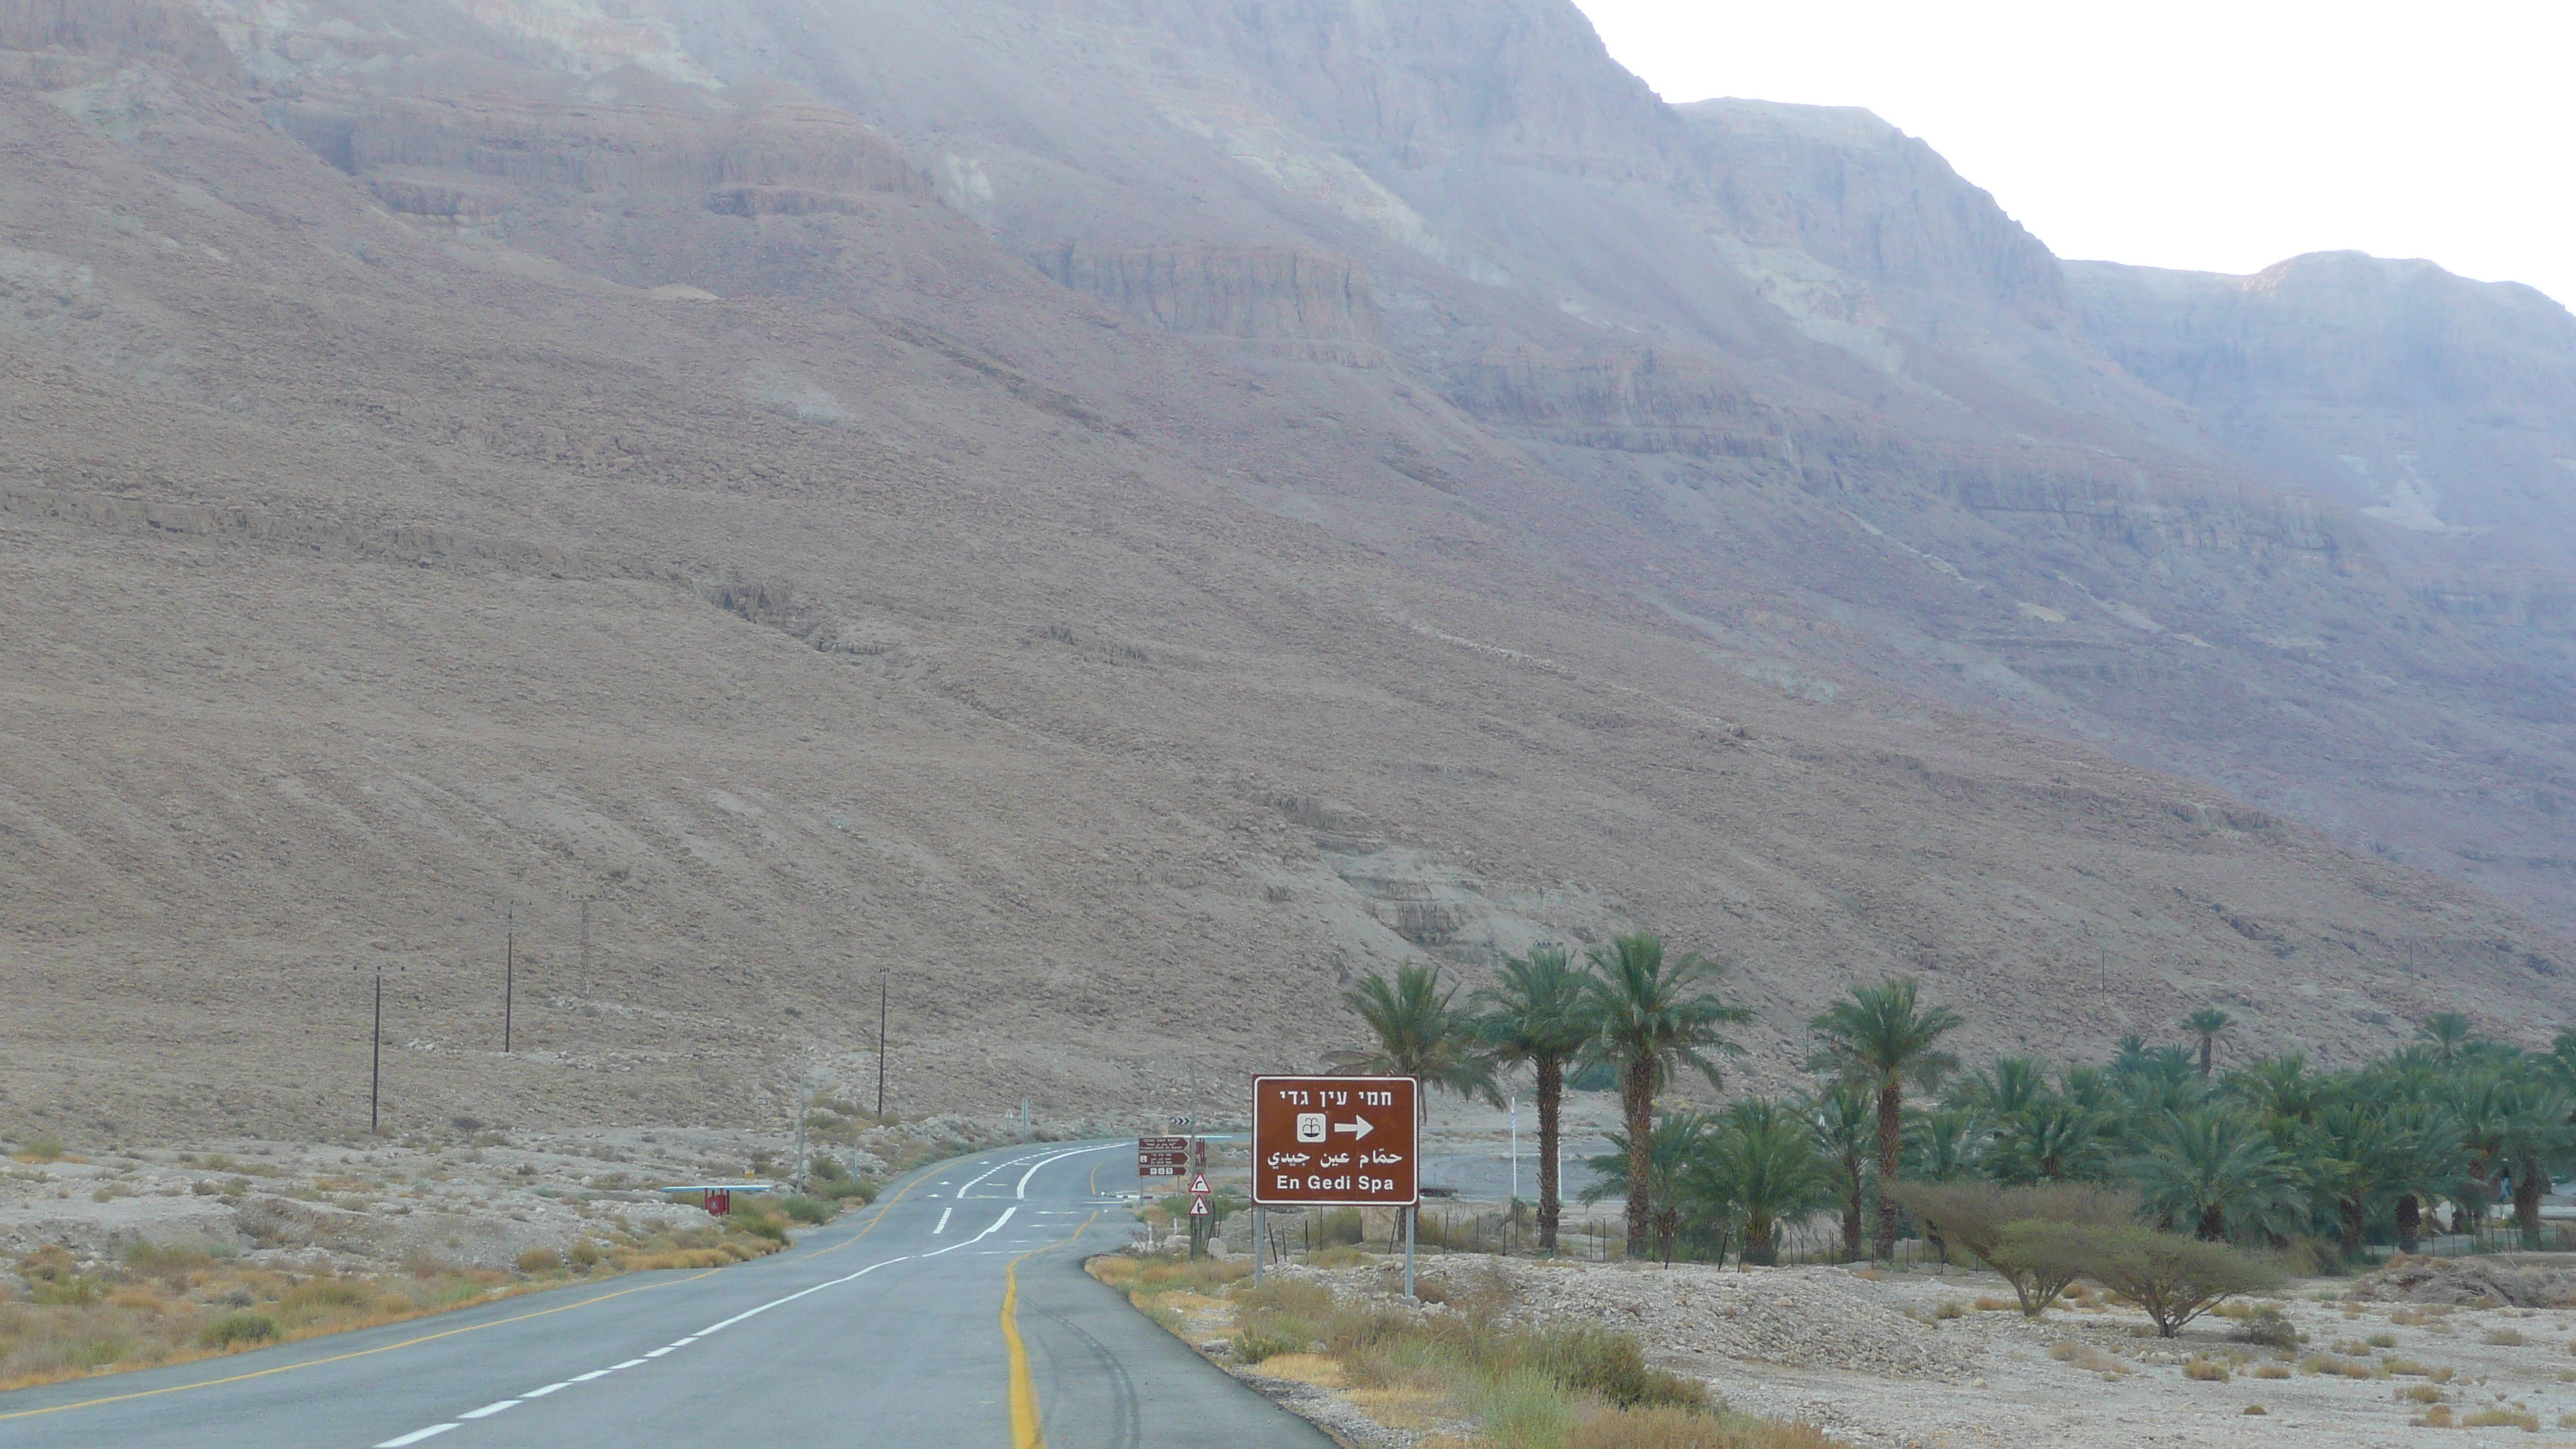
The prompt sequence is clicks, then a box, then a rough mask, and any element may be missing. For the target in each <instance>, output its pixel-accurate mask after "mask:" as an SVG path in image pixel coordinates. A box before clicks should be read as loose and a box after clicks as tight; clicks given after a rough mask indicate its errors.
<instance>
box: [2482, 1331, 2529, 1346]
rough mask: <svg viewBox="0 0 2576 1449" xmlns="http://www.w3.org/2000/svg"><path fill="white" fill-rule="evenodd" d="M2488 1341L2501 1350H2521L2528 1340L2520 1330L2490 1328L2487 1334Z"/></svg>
mask: <svg viewBox="0 0 2576 1449" xmlns="http://www.w3.org/2000/svg"><path fill="white" fill-rule="evenodd" d="M2486 1341H2487V1342H2489V1343H2492V1344H2495V1345H2496V1346H2497V1347H2499V1348H2520V1347H2521V1346H2522V1345H2523V1344H2524V1343H2525V1342H2526V1341H2527V1340H2525V1339H2524V1338H2523V1336H2522V1330H2521V1329H2519V1328H2490V1329H2488V1330H2487V1332H2486Z"/></svg>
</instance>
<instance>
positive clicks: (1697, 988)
mask: <svg viewBox="0 0 2576 1449" xmlns="http://www.w3.org/2000/svg"><path fill="white" fill-rule="evenodd" d="M1590 954H1591V961H1592V970H1593V973H1594V974H1593V976H1592V979H1590V980H1589V981H1587V982H1586V983H1585V985H1584V999H1585V1003H1586V1005H1585V1011H1586V1014H1587V1015H1588V1016H1589V1017H1590V1018H1591V1021H1592V1025H1593V1038H1592V1045H1591V1047H1590V1048H1588V1050H1589V1051H1590V1052H1591V1053H1592V1054H1593V1055H1596V1056H1598V1057H1599V1058H1600V1059H1601V1060H1603V1061H1606V1062H1608V1063H1610V1064H1611V1065H1612V1066H1613V1067H1615V1068H1617V1070H1618V1072H1619V1107H1620V1112H1621V1114H1622V1115H1623V1116H1624V1117H1625V1118H1626V1119H1627V1126H1628V1251H1629V1253H1630V1254H1631V1255H1634V1254H1636V1253H1637V1251H1638V1250H1639V1249H1640V1248H1642V1247H1643V1246H1644V1245H1645V1243H1646V1241H1647V1239H1648V1236H1649V1235H1650V1234H1651V1232H1652V1231H1653V1228H1654V1185H1653V1183H1652V1181H1651V1178H1650V1167H1651V1164H1650V1163H1649V1161H1648V1155H1649V1149H1650V1146H1651V1144H1652V1142H1653V1140H1654V1127H1655V1093H1656V1092H1658V1091H1659V1090H1661V1089H1662V1088H1663V1086H1664V1084H1665V1083H1666V1082H1668V1081H1669V1080H1671V1078H1672V1075H1673V1073H1674V1072H1675V1071H1676V1070H1677V1069H1678V1068H1681V1067H1684V1066H1688V1067H1691V1068H1694V1069H1696V1070H1697V1071H1698V1072H1699V1073H1700V1074H1701V1075H1702V1076H1704V1077H1706V1078H1707V1079H1708V1083H1709V1085H1710V1086H1711V1087H1715V1086H1717V1085H1718V1084H1719V1082H1720V1080H1721V1078H1720V1075H1719V1072H1718V1069H1717V1063H1715V1062H1713V1061H1711V1060H1709V1053H1711V1052H1721V1053H1723V1052H1740V1051H1742V1050H1743V1049H1742V1048H1741V1047H1738V1046H1737V1045H1736V1044H1735V1043H1734V1042H1733V1041H1731V1040H1729V1039H1728V1038H1727V1037H1726V1035H1725V1033H1724V1032H1723V1031H1721V1030H1720V1028H1722V1027H1727V1026H1734V1025H1740V1024H1742V1023H1744V1022H1748V1021H1751V1020H1752V1019H1753V1013H1752V1012H1750V1011H1747V1010H1746V1009H1744V1008H1743V1007H1741V1006H1737V1005H1734V1004H1733V1003H1731V1002H1728V1001H1725V1000H1723V999H1721V998H1720V997H1718V996H1717V995H1716V994H1715V993H1714V992H1710V991H1705V990H1702V989H1701V988H1702V987H1703V986H1704V985H1705V984H1706V983H1707V982H1708V981H1709V980H1710V979H1711V978H1713V977H1714V976H1716V974H1717V969H1718V968H1717V965H1716V963H1714V962H1712V961H1710V960H1708V959H1707V958H1706V957H1703V956H1700V955H1697V954H1693V953H1685V954H1683V955H1680V956H1674V957H1671V958H1667V957H1666V956H1665V955H1664V943H1663V942H1662V941H1661V940H1659V939H1657V938H1656V937H1654V936H1652V935H1649V934H1647V933H1645V932H1642V931H1640V932H1638V933H1636V934H1634V935H1628V936H1617V937H1613V938H1612V939H1611V942H1610V944H1609V945H1608V946H1607V947H1601V946H1596V947H1594V948H1592V951H1591V953H1590Z"/></svg>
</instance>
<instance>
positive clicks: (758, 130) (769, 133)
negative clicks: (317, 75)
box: [271, 96, 929, 220]
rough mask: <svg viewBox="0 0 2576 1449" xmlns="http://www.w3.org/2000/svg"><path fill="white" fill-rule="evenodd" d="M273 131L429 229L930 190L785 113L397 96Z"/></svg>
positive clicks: (832, 117) (795, 108)
mask: <svg viewBox="0 0 2576 1449" xmlns="http://www.w3.org/2000/svg"><path fill="white" fill-rule="evenodd" d="M271 116H272V119H273V120H274V121H275V123H276V124H277V125H278V126H279V127H280V128H282V129H283V130H285V131H286V132H287V134H289V135H291V136H294V137H295V138H296V139H297V140H299V141H302V142H303V143H304V144H305V145H306V146H308V147H310V148H311V149H312V150H313V151H315V152H316V153H317V154H319V155H321V156H322V157H323V159H325V160H327V161H329V162H330V163H331V164H332V165H334V166H337V167H338V168H340V169H341V170H343V171H346V172H349V173H351V174H352V175H357V176H363V177H366V178H367V179H368V181H369V182H370V184H371V185H372V186H373V187H374V188H375V190H376V193H377V196H378V197H379V199H381V200H383V201H384V202H385V204H386V205H387V206H389V207H391V208H393V209H395V210H397V211H405V212H410V213H411V214H414V215H418V216H425V217H430V218H433V219H439V220H456V219H460V218H463V217H467V216H481V215H486V214H489V213H492V212H497V211H498V210H500V209H501V208H502V206H503V202H502V201H501V200H500V199H499V197H498V196H497V195H490V194H477V193H476V192H474V191H473V190H472V188H473V187H474V186H476V185H477V184H478V183H480V184H483V185H485V186H486V187H487V188H490V189H491V190H493V191H495V192H497V191H499V190H501V189H514V190H518V189H523V190H526V191H531V192H537V193H564V192H571V193H580V194H585V195H600V194H620V195H629V196H632V195H644V196H651V197H656V198H660V197H668V196H673V195H682V196H692V197H698V198H702V204H703V205H704V206H705V207H706V208H707V209H708V210H710V211H715V212H719V213H722V214H725V215H732V216H766V215H789V216H798V215H810V214H813V213H817V212H834V211H850V210H853V209H854V207H855V202H854V198H856V197H859V196H864V195H869V194H888V193H891V194H898V195H925V194H927V193H928V190H929V184H928V182H927V180H926V179H925V178H923V177H922V176H921V174H920V173H919V172H918V171H916V170H915V169H914V168H913V167H912V166H911V165H910V164H909V163H908V162H906V161H905V160H904V158H903V155H902V153H900V152H899V151H897V150H896V149H895V148H894V147H893V146H892V145H890V144H888V143H887V142H886V140H885V139H884V138H883V137H881V136H879V135H878V134H877V133H875V132H874V131H872V130H870V129H868V128H867V127H866V126H864V125H861V124H860V123H859V122H858V121H856V120H855V119H853V118H851V117H850V116H849V115H847V114H846V113H844V112H841V111H836V110H833V109H831V108H830V107H827V106H815V105H802V104H790V105H780V106H771V107H766V108H763V109H760V110H755V111H751V112H749V113H748V114H742V115H727V114H725V113H722V112H714V113H692V112H684V111H678V110H673V109H668V108H658V107H649V108H648V107H607V106H573V105H566V106H548V105H543V104H536V103H531V102H526V101H518V100H509V99H490V98H486V99H475V100H455V101H449V100H430V99H422V98H417V97H406V96H396V97H388V98H385V99H383V100H381V101H378V102H374V103H365V104H355V105H350V104H337V103H328V102H321V103H290V104H283V105H280V106H277V107H275V108H274V109H273V110H272V112H271Z"/></svg>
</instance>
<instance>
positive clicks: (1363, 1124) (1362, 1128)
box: [1333, 1117, 1377, 1142]
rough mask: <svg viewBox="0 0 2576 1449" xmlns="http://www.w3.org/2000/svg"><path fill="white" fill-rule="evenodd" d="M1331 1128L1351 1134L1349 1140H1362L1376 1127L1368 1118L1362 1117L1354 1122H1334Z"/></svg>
mask: <svg viewBox="0 0 2576 1449" xmlns="http://www.w3.org/2000/svg"><path fill="white" fill-rule="evenodd" d="M1333 1130H1334V1131H1336V1132H1348V1133H1349V1134H1351V1140H1352V1141H1353V1142H1362V1141H1366V1140H1367V1138H1368V1135H1369V1134H1370V1133H1372V1132H1375V1131H1376V1130H1377V1128H1376V1127H1375V1126H1374V1125H1372V1124H1371V1123H1370V1122H1369V1119H1367V1118H1366V1117H1362V1118H1361V1119H1360V1120H1358V1121H1356V1122H1336V1123H1334V1124H1333Z"/></svg>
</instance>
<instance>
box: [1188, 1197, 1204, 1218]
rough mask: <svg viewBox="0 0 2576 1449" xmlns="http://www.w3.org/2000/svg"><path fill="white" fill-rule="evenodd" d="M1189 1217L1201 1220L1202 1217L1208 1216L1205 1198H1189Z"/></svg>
mask: <svg viewBox="0 0 2576 1449" xmlns="http://www.w3.org/2000/svg"><path fill="white" fill-rule="evenodd" d="M1190 1216H1191V1217H1194V1218H1203V1217H1206V1216H1208V1205H1207V1199H1206V1198H1203V1197H1194V1198H1191V1199H1190Z"/></svg>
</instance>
